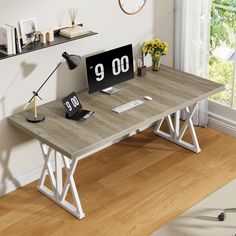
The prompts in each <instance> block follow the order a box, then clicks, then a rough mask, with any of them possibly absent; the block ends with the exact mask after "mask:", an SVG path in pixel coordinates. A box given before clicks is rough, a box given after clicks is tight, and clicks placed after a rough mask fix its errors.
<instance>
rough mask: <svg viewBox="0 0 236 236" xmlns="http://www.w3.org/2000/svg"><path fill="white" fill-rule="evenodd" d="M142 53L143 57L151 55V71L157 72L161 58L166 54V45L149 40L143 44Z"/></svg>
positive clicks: (157, 40) (158, 41)
mask: <svg viewBox="0 0 236 236" xmlns="http://www.w3.org/2000/svg"><path fill="white" fill-rule="evenodd" d="M142 52H143V54H144V55H145V56H146V55H147V54H150V55H151V57H152V69H153V71H159V70H160V66H161V57H162V56H163V55H167V53H168V44H167V43H165V42H161V41H160V40H159V39H155V40H150V41H148V42H146V43H144V45H143V49H142Z"/></svg>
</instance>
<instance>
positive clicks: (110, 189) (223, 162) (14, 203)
mask: <svg viewBox="0 0 236 236" xmlns="http://www.w3.org/2000/svg"><path fill="white" fill-rule="evenodd" d="M197 133H198V136H199V140H200V144H201V147H202V152H201V153H200V154H194V153H192V152H190V151H187V150H185V149H183V148H181V147H179V146H176V145H175V144H172V143H170V142H168V141H165V140H163V139H161V138H157V137H156V136H154V134H153V132H152V129H148V130H146V131H144V132H142V133H140V134H138V135H136V136H134V137H132V138H129V139H126V140H124V141H123V142H120V143H118V144H116V145H113V146H112V147H109V148H107V149H105V150H103V151H101V152H99V153H97V154H95V155H93V156H91V157H89V158H87V159H84V160H82V161H81V162H80V163H79V166H78V169H77V173H76V181H77V183H78V188H79V192H80V197H81V200H82V204H83V207H84V211H85V214H86V218H85V219H83V220H81V221H79V220H77V219H75V218H74V217H73V216H71V215H70V214H69V213H67V212H66V211H64V210H63V209H62V208H60V207H58V206H57V205H56V204H54V203H53V202H52V201H50V200H49V199H47V198H46V197H44V196H43V195H42V194H40V193H39V192H38V191H37V190H36V188H35V186H36V182H35V183H32V184H30V185H28V186H26V187H24V188H22V189H19V190H17V191H15V192H13V193H11V194H8V195H7V196H4V197H1V198H0V235H1V236H2V235H6V236H11V235H18V236H21V235H22V236H27V235H30V236H31V235H34V236H36V235H47V236H51V235H56V236H61V235H63V236H64V235H76V236H87V235H91V236H106V235H109V236H116V235H117V236H123V235H129V236H132V235H135V236H138V235H141V236H146V235H150V234H151V233H152V232H154V231H156V230H157V229H158V228H159V227H161V226H162V225H163V224H166V223H168V222H169V221H170V220H172V219H173V218H175V217H177V216H178V215H180V214H181V213H183V212H184V211H186V210H187V209H189V208H191V207H192V206H193V205H195V204H196V203H198V202H199V201H201V200H202V199H204V198H205V197H206V196H208V195H209V194H211V193H212V192H214V191H216V190H217V189H219V188H220V187H222V186H223V185H225V184H226V183H228V182H230V181H231V180H233V179H234V178H236V139H234V138H232V137H230V136H227V135H224V134H222V133H219V132H217V131H215V130H212V129H201V128H198V129H197ZM235 206H236V201H235ZM232 207H233V206H232Z"/></svg>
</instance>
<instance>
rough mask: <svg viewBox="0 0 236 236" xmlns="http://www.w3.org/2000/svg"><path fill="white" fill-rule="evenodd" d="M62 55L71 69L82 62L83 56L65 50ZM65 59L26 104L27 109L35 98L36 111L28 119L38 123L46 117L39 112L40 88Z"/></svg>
mask: <svg viewBox="0 0 236 236" xmlns="http://www.w3.org/2000/svg"><path fill="white" fill-rule="evenodd" d="M62 57H63V58H64V59H65V60H66V62H67V65H68V67H69V69H70V70H73V69H75V68H76V67H77V66H78V65H79V64H80V62H81V57H80V56H77V55H69V54H68V53H66V52H64V53H63V54H62ZM64 59H63V60H62V61H61V62H59V64H58V65H57V66H56V68H55V69H54V70H53V71H52V73H51V74H50V75H49V76H48V77H47V79H46V80H45V81H44V82H43V84H42V85H41V86H40V87H39V89H38V90H37V91H33V96H32V97H31V99H30V100H29V102H28V103H27V104H26V105H25V106H24V110H26V109H27V107H28V106H29V105H30V103H31V102H32V101H33V100H34V112H33V114H29V115H28V116H27V118H26V120H27V121H29V122H32V123H38V122H41V121H43V120H44V119H45V116H44V114H42V113H38V112H37V101H36V100H37V97H38V98H39V99H41V100H42V98H40V96H39V92H40V90H41V89H42V88H43V87H44V85H45V84H46V83H47V82H48V80H49V79H50V78H51V76H52V75H53V74H54V73H55V72H56V71H57V69H58V68H59V67H60V65H61V64H62V63H63V62H64Z"/></svg>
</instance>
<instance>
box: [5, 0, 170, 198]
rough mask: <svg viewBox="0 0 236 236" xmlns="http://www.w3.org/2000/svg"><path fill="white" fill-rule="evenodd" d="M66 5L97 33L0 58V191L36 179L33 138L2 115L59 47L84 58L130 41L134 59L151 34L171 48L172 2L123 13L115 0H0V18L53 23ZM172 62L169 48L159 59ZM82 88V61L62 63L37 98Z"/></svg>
mask: <svg viewBox="0 0 236 236" xmlns="http://www.w3.org/2000/svg"><path fill="white" fill-rule="evenodd" d="M71 7H77V8H78V9H79V20H78V21H79V22H83V23H85V25H86V26H87V27H88V28H89V29H91V30H94V31H96V32H98V33H99V34H98V35H97V36H93V37H90V38H85V39H81V40H78V41H74V42H71V43H67V44H63V45H59V46H56V47H52V48H48V49H44V50H40V51H37V52H33V53H29V54H26V55H21V56H18V57H14V58H9V59H6V60H1V61H0V71H1V77H0V80H1V81H0V134H1V136H0V194H1V193H2V194H3V193H6V192H8V191H11V190H12V189H14V187H15V186H16V187H19V186H20V185H24V184H26V183H27V182H29V181H32V180H33V179H35V178H38V177H39V170H40V167H41V166H42V158H41V152H40V149H39V145H38V143H37V141H36V140H33V139H31V138H30V137H29V136H28V135H26V134H24V133H22V132H21V131H19V130H18V129H16V128H14V127H12V126H10V125H9V124H8V123H7V119H6V118H7V117H8V116H9V115H11V114H13V113H16V112H20V111H22V107H23V105H24V104H25V102H26V101H27V100H28V99H29V97H30V96H31V91H32V90H33V89H36V88H37V87H38V86H39V85H40V84H41V83H42V81H43V80H44V79H45V78H46V76H47V75H48V74H49V73H50V72H51V71H52V69H53V68H54V67H55V66H56V64H57V63H58V62H59V60H61V54H62V53H63V52H64V51H67V52H68V53H74V54H79V55H81V56H86V55H89V54H91V53H94V52H99V51H103V50H107V49H112V48H115V47H118V46H121V45H125V44H128V43H132V44H133V46H134V54H135V57H136V58H137V56H138V55H139V54H140V53H139V52H140V45H141V44H142V43H143V42H144V41H146V40H149V39H152V38H153V37H159V38H161V39H163V40H165V41H167V42H169V44H170V48H171V49H172V43H173V42H172V38H173V35H172V25H173V24H172V22H173V18H172V14H171V12H173V0H158V1H157V0H152V1H147V5H146V6H145V8H144V9H143V11H141V12H140V13H139V14H138V15H135V16H128V15H125V14H124V13H123V12H122V11H121V10H120V8H119V4H118V1H111V0H99V1H94V0H86V1H85V0H67V1H56V2H55V1H46V0H41V1H32V0H21V1H17V0H0V22H4V23H8V24H12V25H17V22H18V20H20V19H26V18H29V17H36V18H37V21H38V25H39V27H40V29H42V28H48V27H57V26H59V25H64V24H67V23H68V22H69V17H68V13H67V10H68V8H71ZM172 60H173V58H172V51H171V50H170V54H169V56H168V57H166V58H165V59H164V63H165V64H168V65H172ZM85 87H86V80H85V67H84V64H82V65H81V66H80V68H78V69H76V70H74V71H69V70H67V68H66V66H65V65H63V66H62V67H61V68H60V69H59V71H58V72H57V73H56V74H55V75H54V76H53V78H51V80H50V81H49V83H48V84H47V86H46V87H45V88H44V89H43V90H42V93H41V96H42V97H43V99H44V102H48V101H51V100H54V99H55V98H57V97H62V96H65V95H67V94H68V93H70V92H72V91H74V90H75V91H76V90H81V89H83V88H85ZM9 180H10V182H9ZM14 180H15V181H14ZM11 181H12V182H13V183H14V184H15V186H14V185H12V184H10V183H11Z"/></svg>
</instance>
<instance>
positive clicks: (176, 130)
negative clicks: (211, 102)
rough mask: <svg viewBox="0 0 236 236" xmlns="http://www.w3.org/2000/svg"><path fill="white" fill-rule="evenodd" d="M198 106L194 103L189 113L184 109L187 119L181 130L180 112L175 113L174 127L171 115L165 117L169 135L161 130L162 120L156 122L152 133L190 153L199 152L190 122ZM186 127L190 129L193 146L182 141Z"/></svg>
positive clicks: (191, 122) (187, 109) (188, 110)
mask: <svg viewBox="0 0 236 236" xmlns="http://www.w3.org/2000/svg"><path fill="white" fill-rule="evenodd" d="M198 105H199V103H196V104H195V105H194V106H193V109H192V111H190V109H189V107H186V108H185V110H186V113H187V119H186V120H185V122H184V124H183V126H182V128H181V129H180V112H176V114H175V126H174V125H173V121H172V118H171V115H169V116H167V117H166V119H167V124H168V127H169V130H170V133H166V132H164V131H162V130H161V126H162V123H163V121H164V119H161V120H160V121H158V122H157V126H156V128H155V130H154V133H155V134H156V135H158V136H160V137H162V138H165V139H167V140H169V141H171V142H173V143H176V144H178V145H180V146H182V147H184V148H186V149H188V150H190V151H192V152H195V153H199V152H201V148H200V146H199V143H198V139H197V135H196V132H195V128H194V125H193V120H192V118H193V115H194V113H195V111H196V109H197V107H198ZM188 127H189V129H190V133H191V136H192V140H193V144H191V143H188V142H186V141H184V140H183V136H184V134H185V132H186V130H187V128H188Z"/></svg>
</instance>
